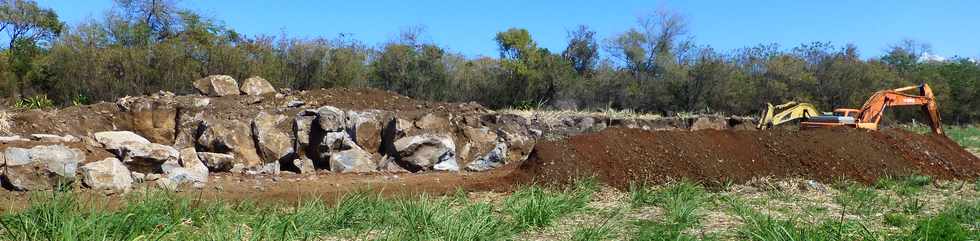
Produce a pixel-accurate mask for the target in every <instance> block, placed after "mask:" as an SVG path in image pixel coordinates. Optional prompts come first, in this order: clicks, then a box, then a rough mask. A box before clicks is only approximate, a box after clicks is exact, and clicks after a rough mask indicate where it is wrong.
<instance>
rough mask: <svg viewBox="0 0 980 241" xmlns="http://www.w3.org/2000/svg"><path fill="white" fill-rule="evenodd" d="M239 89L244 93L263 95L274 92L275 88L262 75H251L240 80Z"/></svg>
mask: <svg viewBox="0 0 980 241" xmlns="http://www.w3.org/2000/svg"><path fill="white" fill-rule="evenodd" d="M241 91H242V93H245V94H246V95H264V94H272V93H276V88H275V87H272V84H270V83H269V81H267V80H265V79H263V78H262V77H258V76H253V77H251V78H248V79H245V81H244V82H242V87H241Z"/></svg>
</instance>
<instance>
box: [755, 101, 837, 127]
mask: <svg viewBox="0 0 980 241" xmlns="http://www.w3.org/2000/svg"><path fill="white" fill-rule="evenodd" d="M767 105H768V107H767V108H766V109H765V110H763V111H762V117H760V118H759V125H758V126H756V128H758V129H762V130H765V129H768V128H772V127H773V126H777V125H780V124H783V123H786V122H790V121H793V120H796V119H804V120H805V119H808V118H810V117H813V116H819V115H820V114H821V113H820V111H817V108H816V107H814V106H813V105H812V104H810V103H799V102H796V101H790V102H786V103H785V104H781V105H772V103H767ZM777 111H778V113H777Z"/></svg>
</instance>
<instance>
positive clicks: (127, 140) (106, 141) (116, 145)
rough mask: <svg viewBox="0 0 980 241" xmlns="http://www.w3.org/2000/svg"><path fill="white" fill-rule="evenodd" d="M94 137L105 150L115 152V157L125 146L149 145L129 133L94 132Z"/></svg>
mask: <svg viewBox="0 0 980 241" xmlns="http://www.w3.org/2000/svg"><path fill="white" fill-rule="evenodd" d="M94 136H95V140H96V141H98V142H99V143H100V144H102V146H103V147H104V148H105V149H109V150H113V151H116V152H117V153H116V154H117V155H119V154H121V153H119V151H122V150H123V147H125V146H127V145H132V144H150V141H149V140H147V139H146V138H143V137H142V136H140V135H137V134H136V133H133V132H131V131H103V132H96V133H95V134H94Z"/></svg>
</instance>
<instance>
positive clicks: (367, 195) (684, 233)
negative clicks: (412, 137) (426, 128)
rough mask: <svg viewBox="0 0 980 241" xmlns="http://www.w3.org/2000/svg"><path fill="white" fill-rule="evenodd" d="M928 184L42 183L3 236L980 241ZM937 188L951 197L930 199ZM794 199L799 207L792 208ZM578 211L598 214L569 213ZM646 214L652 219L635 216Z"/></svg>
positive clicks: (974, 204) (966, 204)
mask: <svg viewBox="0 0 980 241" xmlns="http://www.w3.org/2000/svg"><path fill="white" fill-rule="evenodd" d="M930 183H933V184H941V182H939V183H934V182H933V181H932V179H931V178H929V177H924V176H907V177H893V178H883V179H882V180H879V182H877V183H876V184H875V185H873V186H865V185H862V184H859V183H854V182H840V183H838V184H835V185H832V186H831V187H832V188H833V189H832V191H831V192H830V193H823V194H820V195H833V196H824V197H823V198H832V199H833V200H834V201H833V202H834V203H835V204H837V205H835V204H827V203H825V202H812V199H811V200H809V201H808V200H807V198H806V197H807V196H803V195H800V194H799V193H793V192H786V195H789V196H792V197H791V198H788V199H786V200H790V201H788V202H784V201H779V202H772V201H771V200H773V199H775V198H777V197H773V196H772V195H767V194H766V193H759V192H756V193H754V194H751V195H745V196H742V195H743V194H742V193H739V192H735V193H728V192H723V193H712V192H709V191H707V190H706V189H705V188H704V187H702V186H701V185H700V184H697V183H693V182H688V181H682V182H676V183H671V184H667V185H663V186H657V187H644V186H639V185H634V186H633V187H632V188H630V189H629V191H628V193H626V195H628V199H627V200H625V201H624V202H622V204H621V206H606V204H610V202H600V203H596V204H597V205H598V206H596V207H593V208H590V207H588V205H587V204H589V202H591V201H593V200H592V199H593V195H594V193H595V192H596V191H597V189H598V186H597V185H598V184H597V183H596V182H595V180H593V179H587V180H583V181H579V182H578V183H576V184H575V185H572V186H568V187H565V188H550V187H541V186H526V187H523V188H519V189H518V190H516V191H514V192H513V193H510V194H509V196H506V197H505V198H503V199H502V200H499V201H495V202H482V201H474V200H471V199H469V198H468V197H467V196H468V195H466V193H465V192H463V191H458V192H456V193H451V194H448V195H444V196H427V195H419V196H409V197H398V198H386V197H382V196H379V195H378V194H376V193H373V192H366V191H361V192H352V193H349V194H346V195H344V196H342V197H339V198H338V199H336V200H330V201H324V200H320V199H310V200H306V201H302V202H296V203H290V204H282V203H255V202H247V201H246V202H227V201H220V200H211V201H200V200H195V199H193V198H190V197H187V196H180V195H176V194H173V193H168V192H159V191H145V192H133V193H130V194H127V196H126V200H124V202H122V203H121V204H119V205H120V206H113V207H111V208H108V207H106V206H105V204H103V202H101V199H98V198H96V199H93V200H92V201H89V200H90V199H84V198H78V197H76V196H74V194H72V193H70V192H43V193H37V194H33V196H31V200H30V203H31V206H30V207H27V208H25V209H22V210H18V211H14V212H10V211H8V212H7V213H2V214H0V240H324V239H327V240H333V239H340V240H350V239H357V240H520V239H522V237H526V236H530V237H538V235H536V234H537V233H539V232H543V233H549V232H552V231H555V230H561V231H563V230H567V231H569V232H562V233H561V234H559V235H545V236H542V237H560V238H562V239H567V240H719V239H726V240H728V239H734V240H980V199H978V198H977V195H978V194H977V193H975V192H972V190H971V189H970V188H966V189H943V188H940V187H939V186H937V185H929V184H930ZM916 188H918V189H922V190H917V191H910V192H907V193H906V194H901V195H900V197H898V198H897V199H898V200H899V201H890V199H889V198H894V194H893V193H892V192H891V190H905V189H916ZM926 189H928V190H926ZM936 192H943V193H944V194H945V195H939V196H936V195H929V197H926V196H923V193H929V194H934V193H936ZM896 193H897V191H896ZM810 194H811V195H812V194H814V193H810ZM947 195H948V196H947ZM605 196H606V195H603V197H605ZM612 200H613V201H616V202H613V203H618V199H612ZM759 200H763V202H759ZM603 201H605V200H603ZM927 204H928V205H927ZM793 205H796V206H795V207H798V208H788V207H794V206H793ZM837 206H840V207H842V208H835V207H837ZM926 206H928V207H930V208H926ZM937 206H938V208H935V207H937ZM828 207H829V209H828ZM780 210H782V211H780ZM794 210H796V211H794ZM799 210H802V211H799ZM651 211H653V213H650V212H651ZM709 211H716V212H717V211H723V212H725V213H721V214H719V213H713V214H712V217H715V215H721V216H718V217H720V218H719V219H720V220H726V217H727V218H734V219H735V220H731V221H734V222H728V221H725V222H723V223H718V222H716V221H718V220H709V219H706V218H705V215H706V213H708V212H709ZM879 213H881V214H879ZM570 214H575V216H574V218H575V220H591V221H588V222H577V224H570V223H569V222H564V221H562V220H563V219H564V218H565V217H569V215H570ZM650 214H655V216H653V218H636V217H650ZM579 218H583V219H579ZM719 224H722V225H720V226H719ZM571 225H574V226H571ZM555 226H558V227H555ZM545 227H548V228H545ZM551 227H555V229H552V228H551Z"/></svg>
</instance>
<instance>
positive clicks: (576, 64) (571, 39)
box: [561, 25, 599, 76]
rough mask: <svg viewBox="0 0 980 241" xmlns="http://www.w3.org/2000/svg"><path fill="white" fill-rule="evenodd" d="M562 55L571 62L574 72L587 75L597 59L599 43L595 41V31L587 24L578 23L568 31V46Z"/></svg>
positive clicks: (590, 72)
mask: <svg viewBox="0 0 980 241" xmlns="http://www.w3.org/2000/svg"><path fill="white" fill-rule="evenodd" d="M561 55H562V57H564V58H565V59H566V60H568V61H569V62H571V63H572V67H573V68H575V72H578V74H579V75H580V76H589V75H591V74H592V71H593V68H595V64H596V62H597V61H598V60H599V45H598V44H597V43H596V39H595V31H592V30H590V29H589V27H588V26H585V25H579V26H578V28H576V29H575V30H573V31H569V32H568V46H567V47H565V51H564V52H562V54H561Z"/></svg>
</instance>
